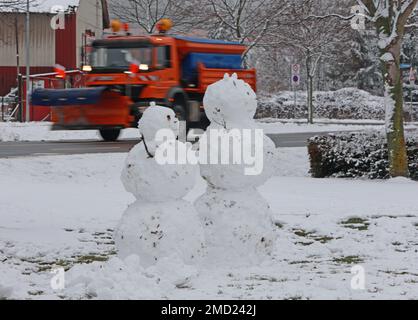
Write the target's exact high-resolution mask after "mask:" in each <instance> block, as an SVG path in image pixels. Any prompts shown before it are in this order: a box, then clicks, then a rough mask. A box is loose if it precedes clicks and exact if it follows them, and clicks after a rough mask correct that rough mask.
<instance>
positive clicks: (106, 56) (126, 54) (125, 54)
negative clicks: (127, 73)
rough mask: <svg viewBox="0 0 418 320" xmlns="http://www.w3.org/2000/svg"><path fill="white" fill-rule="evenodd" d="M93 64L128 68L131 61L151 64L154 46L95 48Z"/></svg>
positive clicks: (102, 66)
mask: <svg viewBox="0 0 418 320" xmlns="http://www.w3.org/2000/svg"><path fill="white" fill-rule="evenodd" d="M91 58H92V61H91V63H92V66H93V67H96V68H108V67H113V68H128V67H129V65H130V64H131V63H136V64H146V65H151V63H152V48H150V47H142V48H141V47H138V48H106V47H100V48H94V51H93V53H92V56H91Z"/></svg>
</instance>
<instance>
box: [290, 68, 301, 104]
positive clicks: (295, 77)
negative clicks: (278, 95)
mask: <svg viewBox="0 0 418 320" xmlns="http://www.w3.org/2000/svg"><path fill="white" fill-rule="evenodd" d="M291 83H292V88H293V93H294V99H295V100H294V105H295V109H296V105H297V101H296V100H297V96H296V87H298V86H299V85H300V64H292V78H291Z"/></svg>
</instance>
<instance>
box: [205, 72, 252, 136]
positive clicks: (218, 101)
mask: <svg viewBox="0 0 418 320" xmlns="http://www.w3.org/2000/svg"><path fill="white" fill-rule="evenodd" d="M203 105H204V106H205V111H206V115H207V117H208V119H209V120H210V121H211V122H212V126H215V125H216V126H220V127H222V128H225V129H231V128H236V125H237V124H239V125H240V127H244V128H245V127H249V128H251V127H252V126H253V125H252V123H253V119H254V115H255V112H256V110H257V97H256V94H255V92H254V91H253V90H252V88H251V87H250V86H249V85H248V84H247V83H245V82H244V81H243V80H240V79H238V76H237V74H236V73H234V74H233V75H232V76H229V75H228V74H225V76H224V79H223V80H221V81H218V82H216V83H214V84H212V85H210V86H209V87H208V88H207V90H206V93H205V97H204V99H203Z"/></svg>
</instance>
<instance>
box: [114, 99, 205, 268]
mask: <svg viewBox="0 0 418 320" xmlns="http://www.w3.org/2000/svg"><path fill="white" fill-rule="evenodd" d="M163 129H166V130H169V131H170V132H171V134H172V136H171V140H167V141H165V142H163V141H159V140H158V139H157V134H158V133H159V132H160V130H163ZM139 130H140V132H141V134H142V137H143V139H144V141H142V142H140V143H139V144H138V145H137V146H136V147H134V148H133V149H132V150H131V152H129V155H128V159H127V161H126V163H125V167H124V169H123V172H122V182H123V184H124V185H125V188H126V190H127V191H128V192H130V193H132V194H133V195H134V196H135V197H136V198H137V201H136V202H135V203H134V204H132V205H131V206H130V207H129V208H128V209H127V210H126V211H125V213H124V214H123V217H122V219H121V221H120V222H119V225H118V227H117V228H116V232H115V241H116V247H117V249H118V256H119V257H121V258H127V257H129V256H131V255H137V256H138V257H139V259H140V264H141V265H142V266H143V267H145V268H149V267H152V266H154V265H155V264H157V263H158V262H159V261H160V260H163V259H167V258H170V257H176V258H179V259H181V261H183V262H185V263H187V264H193V263H195V262H196V260H199V259H200V258H202V257H203V255H204V249H205V245H204V239H203V234H204V232H203V228H202V226H201V224H200V221H199V219H198V215H197V212H196V210H195V209H194V207H193V205H192V204H191V203H190V202H187V201H185V200H183V199H182V198H183V197H185V196H187V194H188V193H189V192H190V190H192V189H193V186H194V184H195V181H196V176H197V174H198V167H197V166H193V165H190V164H173V165H161V164H159V163H158V161H157V158H156V157H155V155H156V154H157V153H158V150H159V148H165V145H166V144H171V145H172V146H173V148H174V149H177V150H180V149H181V148H184V149H185V148H186V146H185V144H184V143H182V142H179V141H176V140H175V139H176V136H177V135H178V134H177V133H178V121H177V119H176V118H175V114H174V112H173V111H172V110H171V109H168V108H164V107H158V106H155V105H153V106H151V107H150V108H148V109H147V110H146V111H145V112H144V115H143V117H142V118H141V120H140V122H139ZM176 131H177V132H176Z"/></svg>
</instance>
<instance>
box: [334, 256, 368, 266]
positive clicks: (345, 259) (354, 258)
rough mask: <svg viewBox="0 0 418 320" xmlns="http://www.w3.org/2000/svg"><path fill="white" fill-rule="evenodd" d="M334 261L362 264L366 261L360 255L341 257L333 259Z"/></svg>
mask: <svg viewBox="0 0 418 320" xmlns="http://www.w3.org/2000/svg"><path fill="white" fill-rule="evenodd" d="M332 261H333V262H334V263H337V264H360V263H363V262H364V260H363V259H362V258H360V257H359V256H346V257H339V258H334V259H332Z"/></svg>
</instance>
